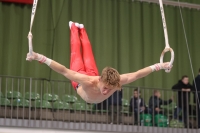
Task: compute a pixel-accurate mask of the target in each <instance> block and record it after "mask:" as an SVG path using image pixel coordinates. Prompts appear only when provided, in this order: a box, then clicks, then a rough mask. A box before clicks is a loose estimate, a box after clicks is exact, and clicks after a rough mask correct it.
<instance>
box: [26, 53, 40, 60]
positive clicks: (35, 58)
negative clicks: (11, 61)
mask: <svg viewBox="0 0 200 133" xmlns="http://www.w3.org/2000/svg"><path fill="white" fill-rule="evenodd" d="M37 57H38V54H37V53H35V52H32V55H31V54H30V53H27V56H26V60H27V61H32V60H37Z"/></svg>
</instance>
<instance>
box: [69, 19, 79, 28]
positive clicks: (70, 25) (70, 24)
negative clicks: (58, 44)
mask: <svg viewBox="0 0 200 133" xmlns="http://www.w3.org/2000/svg"><path fill="white" fill-rule="evenodd" d="M73 23H74V22H72V21H69V28H70V29H71V27H72V24H73ZM75 26H76V27H78V28H79V27H80V24H79V23H75Z"/></svg>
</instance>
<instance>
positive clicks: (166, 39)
mask: <svg viewBox="0 0 200 133" xmlns="http://www.w3.org/2000/svg"><path fill="white" fill-rule="evenodd" d="M159 3H160V12H161V16H162V22H163V30H164V36H165V49H164V50H163V52H162V53H161V56H160V63H163V58H164V55H165V53H166V52H168V51H170V52H171V60H170V63H169V66H170V67H171V66H172V65H173V62H174V51H173V49H172V48H170V46H169V41H168V33H167V24H166V21H165V13H164V8H163V3H162V0H159ZM165 72H170V69H169V70H165Z"/></svg>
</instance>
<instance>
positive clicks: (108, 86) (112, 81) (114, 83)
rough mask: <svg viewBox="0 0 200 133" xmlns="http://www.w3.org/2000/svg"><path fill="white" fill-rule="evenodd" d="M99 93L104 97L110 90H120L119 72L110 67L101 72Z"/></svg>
mask: <svg viewBox="0 0 200 133" xmlns="http://www.w3.org/2000/svg"><path fill="white" fill-rule="evenodd" d="M99 81H100V86H99V87H100V91H101V94H103V95H106V94H108V93H109V92H110V91H111V90H113V89H115V90H120V89H121V85H120V74H119V72H118V71H117V70H116V69H114V68H111V67H105V68H104V69H103V70H102V73H101V76H100V79H99Z"/></svg>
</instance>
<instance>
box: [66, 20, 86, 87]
mask: <svg viewBox="0 0 200 133" xmlns="http://www.w3.org/2000/svg"><path fill="white" fill-rule="evenodd" d="M76 25H77V24H75V23H73V22H69V26H70V29H71V31H70V45H71V57H70V69H71V70H73V71H76V72H79V73H83V74H86V73H85V67H84V63H83V58H82V55H81V42H80V38H79V31H78V27H77V26H76ZM71 83H72V86H73V87H74V89H76V87H77V85H78V83H76V82H74V81H71Z"/></svg>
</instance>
